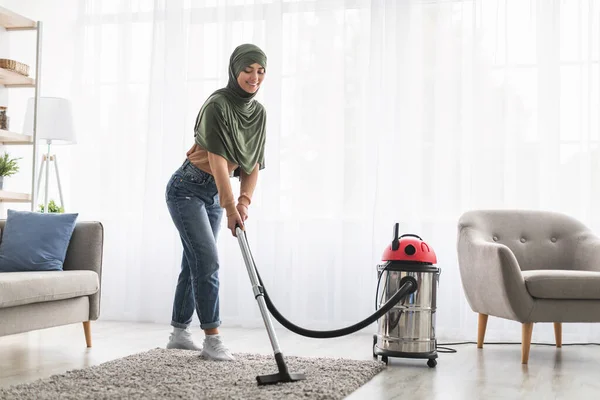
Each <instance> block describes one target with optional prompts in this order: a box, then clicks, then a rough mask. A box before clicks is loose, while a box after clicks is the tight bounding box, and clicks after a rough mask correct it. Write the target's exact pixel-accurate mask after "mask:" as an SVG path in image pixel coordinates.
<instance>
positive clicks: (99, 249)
mask: <svg viewBox="0 0 600 400" xmlns="http://www.w3.org/2000/svg"><path fill="white" fill-rule="evenodd" d="M103 247H104V227H103V226H102V224H101V223H100V222H95V221H84V222H78V223H77V225H76V226H75V230H74V231H73V235H72V236H71V241H70V242H69V247H68V249H67V255H66V258H65V262H64V264H63V270H65V271H69V270H71V271H72V270H87V271H94V272H96V273H97V274H98V285H99V286H98V287H99V289H98V292H96V293H95V294H93V295H92V296H90V321H95V320H97V319H98V316H99V315H100V292H101V289H102V253H103Z"/></svg>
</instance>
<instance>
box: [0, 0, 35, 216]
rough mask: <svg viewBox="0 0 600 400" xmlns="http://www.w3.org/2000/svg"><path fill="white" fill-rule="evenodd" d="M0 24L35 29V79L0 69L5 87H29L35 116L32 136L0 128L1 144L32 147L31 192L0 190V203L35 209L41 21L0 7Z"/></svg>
mask: <svg viewBox="0 0 600 400" xmlns="http://www.w3.org/2000/svg"><path fill="white" fill-rule="evenodd" d="M0 26H1V27H3V28H4V29H5V30H6V33H10V32H13V31H34V32H36V48H35V78H32V77H29V76H24V75H21V74H19V73H17V72H14V71H11V70H8V69H4V68H0V85H2V86H4V88H6V89H15V88H17V89H18V88H30V89H34V93H35V94H34V98H35V106H34V117H33V135H24V134H22V133H18V132H12V131H8V130H0V145H3V146H15V145H24V146H31V148H32V155H31V159H32V168H31V185H30V187H31V191H30V192H29V193H17V192H11V191H7V190H1V189H0V202H2V203H30V204H31V211H34V206H35V202H36V199H35V193H36V187H35V184H36V180H35V172H36V170H37V168H36V166H37V160H36V158H37V152H38V150H37V141H36V138H37V110H38V104H39V97H40V74H41V61H42V60H41V55H42V23H41V22H40V21H34V20H32V19H29V18H27V17H24V16H22V15H19V14H17V13H15V12H13V11H11V10H9V9H7V8H4V7H0ZM0 57H2V58H9V57H7V55H4V54H0Z"/></svg>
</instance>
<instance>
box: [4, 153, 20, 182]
mask: <svg viewBox="0 0 600 400" xmlns="http://www.w3.org/2000/svg"><path fill="white" fill-rule="evenodd" d="M20 159H21V157H19V158H10V156H9V154H8V153H7V152H4V155H3V156H2V157H0V190H1V189H2V188H3V187H4V177H5V176H11V175H14V174H15V173H17V172H19V164H17V160H20Z"/></svg>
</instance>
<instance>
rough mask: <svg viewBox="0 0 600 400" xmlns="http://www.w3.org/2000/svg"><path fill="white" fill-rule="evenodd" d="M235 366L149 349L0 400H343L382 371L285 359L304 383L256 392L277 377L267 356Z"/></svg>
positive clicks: (240, 357) (5, 393)
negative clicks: (262, 381) (263, 378)
mask: <svg viewBox="0 0 600 400" xmlns="http://www.w3.org/2000/svg"><path fill="white" fill-rule="evenodd" d="M235 357H236V361H230V362H219V361H210V360H205V359H203V358H201V357H200V356H199V355H198V353H197V352H194V351H188V350H166V349H160V348H157V349H153V350H150V351H147V352H143V353H139V354H134V355H131V356H128V357H124V358H121V359H118V360H114V361H109V362H106V363H103V364H100V365H96V366H92V367H88V368H84V369H78V370H73V371H68V372H66V373H64V374H60V375H53V376H51V377H49V378H46V379H40V380H37V381H35V382H31V383H27V384H20V385H15V386H12V387H8V388H4V389H2V388H0V399H15V400H17V399H36V400H44V399H86V400H88V399H261V400H262V399H343V398H344V397H346V396H348V395H349V394H350V393H352V392H354V391H355V390H356V389H358V388H359V387H361V386H362V385H364V384H365V383H367V382H368V381H369V380H370V379H371V378H373V377H374V376H375V375H376V374H378V373H379V372H380V371H382V370H383V369H384V368H385V364H384V363H382V362H381V361H375V360H373V361H370V360H368V361H358V360H348V359H343V358H305V357H294V356H285V355H284V358H285V360H286V363H287V365H288V369H289V371H290V372H302V373H305V374H306V380H303V381H298V382H293V383H279V384H276V385H266V386H258V385H257V382H256V375H265V374H272V373H275V372H277V365H276V364H275V360H274V358H273V356H272V355H270V356H266V355H258V354H245V353H241V354H240V353H238V354H235Z"/></svg>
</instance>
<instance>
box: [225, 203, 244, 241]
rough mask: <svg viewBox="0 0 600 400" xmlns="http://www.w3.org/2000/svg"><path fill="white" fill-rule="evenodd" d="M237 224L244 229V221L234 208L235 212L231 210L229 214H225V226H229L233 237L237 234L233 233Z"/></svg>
mask: <svg viewBox="0 0 600 400" xmlns="http://www.w3.org/2000/svg"><path fill="white" fill-rule="evenodd" d="M237 226H239V227H240V228H241V229H242V230H244V221H243V220H242V217H241V216H240V213H239V211H238V210H237V208H236V210H235V212H232V213H231V214H228V215H227V228H229V230H230V231H231V234H232V235H233V236H234V237H237V235H236V234H235V230H236V227H237Z"/></svg>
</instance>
